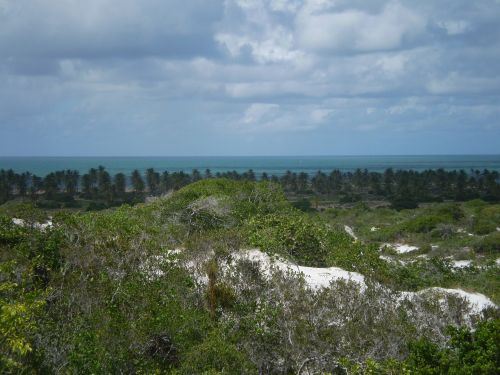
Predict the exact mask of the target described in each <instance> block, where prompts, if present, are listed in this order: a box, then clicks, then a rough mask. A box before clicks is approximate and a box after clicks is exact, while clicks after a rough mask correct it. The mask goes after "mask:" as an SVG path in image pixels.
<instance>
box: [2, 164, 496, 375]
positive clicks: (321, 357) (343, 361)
mask: <svg viewBox="0 0 500 375" xmlns="http://www.w3.org/2000/svg"><path fill="white" fill-rule="evenodd" d="M104 172H105V170H103V169H97V170H95V173H94V172H92V173H89V174H88V175H89V177H88V178H87V177H85V180H87V179H88V181H86V182H85V193H84V194H90V195H92V194H96V196H98V197H103V199H107V198H106V194H108V192H109V189H111V191H115V193H116V194H117V196H118V195H120V194H123V191H124V189H123V186H124V184H123V178H124V176H121V177H119V178H118V179H117V178H115V180H114V181H115V182H114V184H115V185H113V183H111V182H110V181H111V180H110V179H109V178H108V177H109V176H108V177H107V176H106V173H104ZM193 175H194V176H195V179H198V181H196V182H194V183H191V184H189V185H187V186H185V187H183V188H181V189H180V190H178V191H175V192H173V193H172V194H170V195H169V196H166V197H162V198H158V199H155V200H152V201H151V202H148V203H145V204H136V205H134V206H129V205H122V206H121V207H118V208H115V209H113V210H105V211H101V212H87V213H82V212H70V211H66V210H63V211H59V212H54V211H48V212H47V211H44V210H43V209H41V208H40V207H39V206H37V205H32V204H22V205H10V206H9V205H7V206H4V210H3V211H4V213H6V214H4V215H3V216H1V217H0V332H1V335H0V371H1V372H2V373H47V374H51V373H78V374H80V373H82V374H87V373H89V374H91V373H92V374H101V373H102V374H105V373H138V374H150V373H156V374H162V373H164V374H292V373H294V374H296V373H306V371H309V372H311V373H324V374H328V373H330V374H337V373H357V374H365V373H366V374H387V373H406V374H438V373H451V374H462V373H463V374H468V373H474V374H476V373H477V374H494V373H498V370H499V366H500V364H499V358H498V350H499V347H498V343H499V341H500V340H499V335H500V323H499V322H500V320H499V319H498V310H497V309H494V308H490V309H489V310H488V311H486V312H485V314H483V315H470V312H469V311H468V308H467V307H466V306H465V304H464V301H462V300H461V299H460V298H456V297H453V296H448V297H446V298H444V301H445V305H443V302H442V300H440V299H425V298H424V297H419V299H417V300H404V301H402V300H401V298H400V297H399V294H398V291H400V290H405V291H409V290H419V289H422V288H424V287H430V286H441V287H460V288H463V289H465V290H468V291H474V292H481V293H484V294H486V295H487V296H489V297H490V298H492V299H493V300H494V301H496V302H497V303H498V302H499V300H500V295H499V290H500V285H499V280H500V277H499V276H500V275H499V271H500V269H499V267H498V266H497V265H496V264H495V261H496V259H497V258H498V254H499V248H498V244H499V237H498V233H500V232H497V229H496V228H497V227H498V226H500V222H499V216H498V212H499V211H498V204H492V203H486V202H484V201H470V202H468V203H432V204H429V205H427V206H425V207H420V208H415V209H409V210H399V211H398V210H395V209H391V208H387V207H386V208H370V206H369V205H367V204H359V205H358V206H356V207H353V208H333V209H327V210H324V211H322V212H318V211H315V210H311V206H307V207H306V209H305V210H302V209H299V208H302V207H303V206H297V205H295V207H294V206H293V205H292V204H291V203H289V201H288V200H287V198H286V195H285V194H284V192H283V190H282V188H281V187H280V186H279V185H278V184H276V183H273V182H271V181H266V179H263V180H264V181H261V182H255V181H252V180H255V176H253V177H252V175H251V174H249V175H247V177H246V178H245V179H242V180H236V179H222V178H212V177H210V176H209V177H210V178H207V179H202V176H201V175H195V174H193ZM206 175H208V173H206ZM99 176H100V177H99ZM185 176H187V175H185ZM196 176H197V177H196ZM354 176H355V175H353V178H354ZM73 177H74V174H73ZM94 177H95V178H94ZM170 177H171V176H170ZM170 177H169V178H170ZM139 178H142V177H141V176H140V174H139V175H137V174H136V175H135V182H134V184H133V189H134V192H129V193H130V194H131V195H134V194H142V190H143V189H144V185H141V181H140V180H139ZM175 178H176V179H177V178H178V176H176V177H175ZM182 178H184V177H182ZM190 178H193V177H192V176H191V177H190ZM166 181H171V180H166V177H165V176H164V175H160V174H156V172H154V171H153V170H150V171H148V173H147V175H146V183H145V184H146V185H147V189H148V190H150V191H151V192H153V191H154V192H158V194H159V193H160V192H162V191H165V190H164V189H165V183H166ZM176 181H178V180H176ZM68 183H69V182H68ZM110 184H111V188H110V187H109V186H110ZM143 184H144V182H143ZM179 184H180V183H179ZM112 186H115V187H116V188H115V190H113V187H112ZM177 186H179V187H180V185H177ZM299 186H301V187H300V188H301V189H304V188H306V187H307V179H306V178H305V177H304V176H302V177H301V182H300V184H299ZM71 189H72V185H71V184H70V183H69V185H68V187H67V190H68V191H69V190H71ZM115 193H113V194H115ZM55 194H58V193H57V192H56V193H55ZM113 199H114V198H113V197H111V198H110V200H113ZM304 207H305V206H304ZM48 213H50V214H51V215H52V216H53V217H52V222H53V226H43V227H42V226H41V225H40V223H44V222H45V221H46V220H47V219H48ZM483 215H484V217H487V218H488V219H487V220H483V219H482V218H483ZM13 217H15V218H18V219H22V220H23V221H22V222H21V223H19V222H18V223H17V224H15V223H14V222H13V221H12V218H13ZM344 225H349V226H351V227H352V228H353V229H354V231H355V233H356V235H357V236H358V237H359V240H357V241H355V240H354V239H353V238H351V237H350V236H349V235H348V234H346V232H345V230H344ZM372 227H377V228H378V229H377V230H374V231H372ZM468 233H471V234H472V235H471V236H469V234H468ZM385 242H405V243H409V244H415V245H416V246H418V247H419V250H418V251H415V252H410V253H407V254H398V253H397V252H395V251H394V250H389V249H388V248H386V249H385V250H379V249H380V247H381V245H382V244H383V243H385ZM431 245H434V247H432V246H431ZM436 245H437V246H438V247H435V246H436ZM254 247H258V248H260V249H261V250H263V251H265V252H267V253H268V254H269V255H271V256H273V257H278V258H283V259H288V260H291V261H294V262H296V263H297V264H300V265H304V266H320V267H324V266H326V267H329V266H337V267H341V268H343V269H345V270H349V271H355V272H359V273H361V274H363V275H364V276H365V280H366V286H364V287H362V286H360V285H359V284H356V283H354V282H352V281H338V282H335V283H332V284H331V285H330V287H328V288H320V289H318V290H312V289H310V288H308V287H306V280H305V279H304V278H301V277H297V276H296V275H295V276H293V275H291V274H290V272H285V271H280V270H277V269H270V270H269V271H268V272H267V274H266V273H265V272H263V271H262V269H260V268H259V266H258V265H257V264H256V263H255V262H253V261H252V260H251V259H246V258H244V257H242V255H243V254H244V249H250V248H254ZM380 255H385V256H386V257H389V258H390V259H391V260H392V261H387V260H385V259H383V258H381V257H380ZM422 255H425V256H426V257H427V258H423V257H421V256H422ZM419 256H420V257H419ZM454 260H470V261H471V262H472V263H471V266H470V267H464V268H455V267H454V266H453V263H452V262H453V261H454ZM440 301H441V302H440ZM467 317H468V318H467ZM447 327H448V328H447Z"/></svg>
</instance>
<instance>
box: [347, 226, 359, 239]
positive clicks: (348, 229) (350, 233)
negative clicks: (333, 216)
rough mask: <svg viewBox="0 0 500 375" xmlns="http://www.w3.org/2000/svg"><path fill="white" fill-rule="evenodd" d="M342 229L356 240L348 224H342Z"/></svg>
mask: <svg viewBox="0 0 500 375" xmlns="http://www.w3.org/2000/svg"><path fill="white" fill-rule="evenodd" d="M344 230H345V231H346V233H347V234H348V235H349V236H351V237H352V238H354V240H355V241H357V240H358V237H357V236H356V235H355V234H354V231H353V230H352V228H351V227H350V226H348V225H344Z"/></svg>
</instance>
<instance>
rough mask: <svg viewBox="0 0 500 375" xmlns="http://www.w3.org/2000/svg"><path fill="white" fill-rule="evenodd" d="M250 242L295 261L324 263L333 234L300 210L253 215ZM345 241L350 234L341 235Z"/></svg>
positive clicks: (248, 227)
mask: <svg viewBox="0 0 500 375" xmlns="http://www.w3.org/2000/svg"><path fill="white" fill-rule="evenodd" d="M247 232H248V241H249V244H250V245H251V246H256V247H259V248H260V249H262V250H263V251H266V252H268V253H269V254H281V255H285V256H287V257H291V258H292V259H294V260H295V261H297V262H299V263H302V264H307V265H316V266H321V265H324V264H325V256H326V254H327V252H328V242H329V241H328V236H329V235H330V234H331V233H333V232H332V231H331V230H329V228H327V227H326V226H325V225H324V224H323V223H321V222H318V221H315V220H313V219H311V218H309V217H308V216H305V215H303V214H300V213H299V212H298V211H292V210H290V211H289V212H288V213H287V214H268V215H258V216H255V217H252V218H251V219H250V220H249V222H248V226H247ZM338 237H339V238H341V239H342V240H345V239H346V237H345V236H343V235H340V236H338Z"/></svg>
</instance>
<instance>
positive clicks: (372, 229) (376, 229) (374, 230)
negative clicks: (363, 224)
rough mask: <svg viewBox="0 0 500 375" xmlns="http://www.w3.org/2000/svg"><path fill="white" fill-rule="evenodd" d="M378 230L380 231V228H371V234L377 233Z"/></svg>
mask: <svg viewBox="0 0 500 375" xmlns="http://www.w3.org/2000/svg"><path fill="white" fill-rule="evenodd" d="M378 230H380V228H377V227H371V228H370V232H376V231H378Z"/></svg>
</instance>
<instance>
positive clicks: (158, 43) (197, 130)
mask: <svg viewBox="0 0 500 375" xmlns="http://www.w3.org/2000/svg"><path fill="white" fill-rule="evenodd" d="M499 20H500V1H499V0H476V1H471V0H439V1H438V0H419V1H415V0H388V1H386V0H370V1H367V0H303V1H300V0H268V1H264V0H226V1H222V0H219V1H216V0H183V1H169V0H86V1H81V0H0V155H307V154H321V155H338V154H343V155H346V154H349V155H352V154H357V155H360V154H361V155H366V154H443V153H444V154H447V153H448V154H450V153H451V154H456V153H458V154H460V153H462V154H464V153H497V154H498V153H500V21H499Z"/></svg>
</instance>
